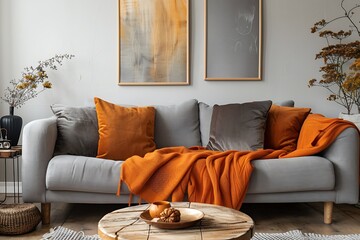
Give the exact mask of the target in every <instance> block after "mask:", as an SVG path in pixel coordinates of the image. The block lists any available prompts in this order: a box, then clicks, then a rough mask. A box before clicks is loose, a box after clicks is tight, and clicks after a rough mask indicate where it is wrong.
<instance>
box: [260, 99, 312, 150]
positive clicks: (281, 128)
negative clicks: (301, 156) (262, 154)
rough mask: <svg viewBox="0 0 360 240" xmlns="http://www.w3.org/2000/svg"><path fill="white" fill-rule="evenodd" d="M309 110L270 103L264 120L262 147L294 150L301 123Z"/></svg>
mask: <svg viewBox="0 0 360 240" xmlns="http://www.w3.org/2000/svg"><path fill="white" fill-rule="evenodd" d="M310 111H311V109H310V108H294V107H282V106H277V105H272V106H271V108H270V111H269V113H268V117H267V122H266V130H265V143H264V147H265V148H266V149H276V150H277V149H283V150H286V151H288V152H292V151H294V150H295V149H296V145H297V140H298V138H299V134H300V130H301V127H302V124H303V123H304V121H305V119H306V117H307V116H308V114H309V113H310Z"/></svg>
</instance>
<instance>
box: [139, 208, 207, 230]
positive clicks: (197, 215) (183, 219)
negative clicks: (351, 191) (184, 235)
mask: <svg viewBox="0 0 360 240" xmlns="http://www.w3.org/2000/svg"><path fill="white" fill-rule="evenodd" d="M176 209H177V210H179V211H180V222H158V221H157V219H158V218H154V219H153V218H152V217H151V216H150V214H149V210H145V211H144V212H142V213H141V214H140V218H141V219H142V220H144V221H145V222H146V223H147V224H149V225H151V226H154V227H157V228H162V229H181V228H187V227H191V226H194V225H195V224H196V223H198V222H199V221H200V220H201V219H202V218H203V217H204V216H205V214H204V213H203V212H202V211H200V210H197V209H193V208H176Z"/></svg>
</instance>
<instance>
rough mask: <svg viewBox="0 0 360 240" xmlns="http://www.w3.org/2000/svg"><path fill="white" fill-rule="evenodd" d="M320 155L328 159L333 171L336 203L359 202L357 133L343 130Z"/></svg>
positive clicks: (352, 129)
mask: <svg viewBox="0 0 360 240" xmlns="http://www.w3.org/2000/svg"><path fill="white" fill-rule="evenodd" d="M321 155H322V156H323V157H325V158H327V159H329V160H330V161H331V162H332V163H333V165H334V170H335V191H336V200H335V201H336V203H357V202H358V200H359V133H358V131H357V130H356V129H355V128H347V129H345V130H344V131H343V132H342V133H341V134H340V135H339V136H338V137H337V139H336V140H335V141H334V142H333V143H332V144H331V145H330V146H329V147H328V148H327V149H326V150H324V151H323V152H322V153H321Z"/></svg>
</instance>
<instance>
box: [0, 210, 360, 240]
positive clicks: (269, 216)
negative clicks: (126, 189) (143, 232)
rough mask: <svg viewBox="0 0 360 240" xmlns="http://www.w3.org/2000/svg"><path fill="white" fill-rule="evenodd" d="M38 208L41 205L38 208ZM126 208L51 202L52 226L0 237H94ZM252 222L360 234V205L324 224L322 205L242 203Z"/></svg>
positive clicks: (259, 227) (259, 226)
mask: <svg viewBox="0 0 360 240" xmlns="http://www.w3.org/2000/svg"><path fill="white" fill-rule="evenodd" d="M37 206H38V207H40V205H37ZM120 207H126V206H125V205H107V204H104V205H103V204H101V205H98V204H66V203H53V204H52V209H51V210H52V214H51V225H50V226H42V225H41V224H39V225H38V227H37V229H36V230H35V231H33V232H31V233H28V234H25V235H20V236H13V237H12V236H0V240H2V239H13V240H15V239H30V240H32V239H34V240H35V239H36V240H39V239H41V237H42V236H43V234H45V233H46V232H48V231H49V230H50V228H53V227H56V226H60V225H61V226H64V227H67V228H70V229H73V230H76V231H83V232H84V233H85V234H87V235H93V234H97V223H98V221H99V220H100V219H101V218H102V217H103V216H104V215H105V214H107V213H108V212H110V211H113V210H115V209H118V208H120ZM241 210H242V211H243V212H245V213H246V214H248V215H250V216H251V217H252V218H253V220H254V221H255V231H256V232H285V231H290V230H295V229H299V230H301V231H303V232H313V233H319V234H350V233H357V234H360V206H355V205H347V204H341V205H335V206H334V213H333V219H334V220H333V223H332V224H331V225H325V224H324V223H323V204H321V203H311V204H307V203H299V204H298V203H296V204H293V203H291V204H289V203H288V204H243V207H242V209H241Z"/></svg>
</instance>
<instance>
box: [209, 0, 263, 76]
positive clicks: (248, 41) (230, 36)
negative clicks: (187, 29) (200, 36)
mask: <svg viewBox="0 0 360 240" xmlns="http://www.w3.org/2000/svg"><path fill="white" fill-rule="evenodd" d="M204 1H205V80H261V62H262V59H261V58H262V54H261V52H262V49H261V45H262V26H261V16H262V0H221V1H219V0H204Z"/></svg>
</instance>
